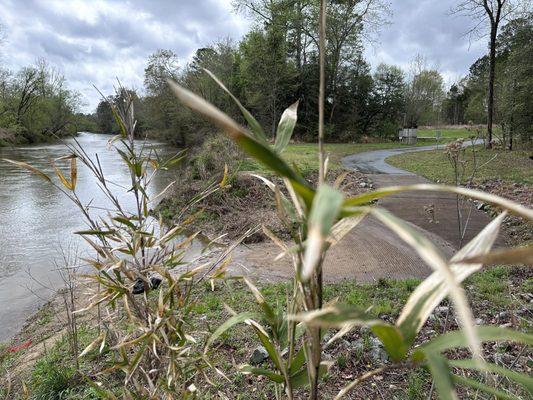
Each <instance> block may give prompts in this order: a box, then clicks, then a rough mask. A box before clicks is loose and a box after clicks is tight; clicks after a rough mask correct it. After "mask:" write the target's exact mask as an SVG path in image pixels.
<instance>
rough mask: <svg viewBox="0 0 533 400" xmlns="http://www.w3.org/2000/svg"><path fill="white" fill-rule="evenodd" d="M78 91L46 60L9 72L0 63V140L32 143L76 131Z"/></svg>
mask: <svg viewBox="0 0 533 400" xmlns="http://www.w3.org/2000/svg"><path fill="white" fill-rule="evenodd" d="M79 101H80V100H79V94H78V93H77V92H75V91H72V90H71V89H69V88H68V85H67V82H66V80H65V77H64V76H63V75H62V74H61V73H60V72H59V71H58V70H57V69H55V68H54V67H52V66H50V65H49V64H48V63H47V62H46V61H44V60H39V61H37V63H36V64H35V65H32V66H28V67H24V68H21V69H20V70H18V71H15V72H13V71H10V70H8V69H6V68H2V66H1V65H0V131H1V132H0V133H1V136H0V141H1V142H3V143H6V142H7V143H9V142H11V143H32V142H39V141H46V140H51V139H53V138H57V137H61V136H64V135H66V134H71V133H75V132H76V131H78V130H79V129H78V124H77V122H82V123H83V124H84V123H85V120H86V117H85V116H83V115H81V114H76V111H77V109H78V106H79Z"/></svg>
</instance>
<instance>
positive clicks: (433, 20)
mask: <svg viewBox="0 0 533 400" xmlns="http://www.w3.org/2000/svg"><path fill="white" fill-rule="evenodd" d="M453 4H454V0H442V1H433V0H395V1H394V2H393V12H394V15H393V16H392V21H393V22H392V24H391V25H389V26H386V27H384V28H383V29H382V31H381V33H380V34H379V36H378V41H379V44H378V45H376V46H374V47H370V46H367V50H366V55H367V58H368V59H369V61H370V62H371V63H372V64H373V65H374V66H376V65H377V64H378V63H380V62H386V63H389V64H396V65H400V66H402V67H407V66H408V65H409V63H410V61H411V60H412V59H413V58H414V57H415V56H416V54H417V53H419V54H421V55H423V56H425V57H426V58H427V59H428V61H429V63H430V64H431V65H439V67H440V70H441V72H442V73H443V75H444V76H445V78H446V79H447V80H448V81H453V80H455V79H457V78H458V77H459V76H462V75H464V74H466V73H467V71H468V67H469V66H470V64H472V62H473V61H474V60H475V59H476V58H478V57H479V56H480V55H481V54H482V53H483V52H484V51H485V47H486V46H485V44H484V43H481V42H477V43H474V44H473V46H471V47H469V43H468V39H467V38H464V37H463V36H462V34H463V33H464V32H465V31H466V30H467V29H468V23H469V21H468V20H466V19H464V18H457V17H453V16H450V15H447V14H448V11H449V9H450V8H451V6H452V5H453ZM0 7H1V9H2V13H1V14H0V23H1V24H2V25H4V26H5V28H6V30H7V41H6V43H5V45H4V48H3V55H4V57H3V62H4V63H5V64H7V65H8V67H9V68H11V69H13V70H16V69H18V68H20V67H22V66H24V65H29V64H32V63H34V62H35V60H37V59H38V58H45V59H47V60H48V61H49V62H50V63H51V64H52V65H54V66H56V67H57V68H59V69H60V70H61V71H62V72H63V73H64V74H65V76H66V78H67V80H68V82H69V84H70V86H71V88H73V89H75V90H78V91H80V92H81V93H82V98H83V101H84V102H85V103H86V106H85V107H84V109H85V110H86V111H91V110H92V109H94V107H95V106H96V104H97V102H98V100H99V96H98V94H97V93H96V91H95V89H94V88H93V86H92V85H93V84H94V85H95V86H97V87H98V88H99V89H101V90H102V91H103V92H104V93H110V92H111V91H112V87H113V84H114V83H115V82H116V80H115V79H116V77H119V78H120V79H121V81H122V82H123V83H124V84H125V85H127V86H133V87H136V88H142V81H143V71H144V67H145V63H146V59H147V58H148V56H149V55H150V54H151V53H153V52H154V51H155V50H157V49H159V48H165V49H172V50H174V51H175V52H176V53H177V54H178V57H179V58H180V61H181V64H182V65H183V64H185V63H186V62H187V60H188V59H190V57H191V56H192V54H193V53H194V51H195V50H196V49H197V48H199V47H202V46H205V45H206V44H209V43H212V42H214V41H216V40H218V39H223V38H226V37H231V38H233V39H239V38H240V37H242V35H243V34H245V33H246V31H247V30H248V28H249V26H250V23H249V22H247V21H245V20H244V19H243V18H242V17H241V16H238V15H235V14H234V13H233V12H232V6H231V0H158V1H154V0H131V1H118V0H28V1H19V0H0Z"/></svg>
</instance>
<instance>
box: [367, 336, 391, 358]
mask: <svg viewBox="0 0 533 400" xmlns="http://www.w3.org/2000/svg"><path fill="white" fill-rule="evenodd" d="M370 358H372V359H373V360H374V361H377V362H387V361H388V360H389V356H388V355H387V352H386V351H385V350H384V349H383V344H381V342H380V340H379V339H378V338H375V337H373V338H370Z"/></svg>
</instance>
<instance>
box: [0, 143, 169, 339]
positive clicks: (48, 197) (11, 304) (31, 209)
mask: <svg viewBox="0 0 533 400" xmlns="http://www.w3.org/2000/svg"><path fill="white" fill-rule="evenodd" d="M110 138H111V136H108V135H98V134H93V133H81V134H80V135H79V136H78V137H77V140H78V141H79V143H80V144H81V145H82V146H83V147H84V149H85V150H86V151H87V153H88V154H89V155H90V156H91V157H93V156H94V154H96V153H97V154H98V157H99V159H100V162H101V164H102V168H103V170H104V172H105V174H106V176H107V179H108V180H110V181H112V182H114V183H117V184H119V185H122V186H125V187H127V186H128V185H129V182H130V178H129V174H128V171H127V168H126V167H125V166H124V164H123V163H122V161H121V159H120V156H119V155H118V154H117V153H116V151H115V150H114V149H112V148H110V147H109V146H108V140H109V139H110ZM69 140H72V139H67V140H66V141H69ZM147 145H148V146H152V147H154V148H156V149H157V150H158V152H159V154H160V155H161V156H162V157H165V156H171V155H174V154H175V153H176V151H177V150H176V149H175V148H171V147H169V146H168V145H165V144H163V143H159V142H155V141H148V142H147ZM66 154H68V150H67V149H66V147H65V144H64V143H55V144H43V145H31V146H16V147H9V148H8V147H3V148H2V147H0V159H2V158H9V159H14V160H20V161H24V162H27V163H30V164H32V165H34V166H36V167H38V168H40V169H42V170H43V171H45V172H46V173H47V174H48V175H49V176H53V177H54V178H56V180H57V177H55V174H54V171H53V169H52V167H51V166H50V163H49V159H55V158H58V157H61V156H64V155H66ZM79 164H80V163H78V167H79V171H78V183H77V186H76V192H77V193H78V195H79V197H80V198H81V199H82V200H83V201H84V203H87V202H89V201H91V202H92V203H91V204H92V205H93V206H96V207H106V206H108V205H109V203H108V201H107V199H106V198H105V196H103V194H102V193H101V192H99V189H98V187H97V185H96V181H95V179H94V178H93V177H92V176H91V175H90V171H88V169H86V168H85V167H83V166H82V165H79ZM171 179H172V173H166V175H165V174H161V175H159V176H158V177H157V178H156V179H155V180H154V181H153V185H152V187H151V188H150V193H152V194H153V193H158V192H159V191H161V190H163V189H164V187H165V186H166V185H168V183H169V182H170V181H171ZM116 194H118V195H120V199H121V201H122V202H123V204H124V205H125V208H126V209H133V204H134V201H133V198H132V195H131V194H129V193H127V192H126V190H122V189H117V192H116ZM92 213H93V214H95V215H97V214H98V213H105V212H104V211H97V209H93V210H92ZM86 228H87V226H86V225H85V224H84V222H83V219H82V218H81V214H80V211H79V210H78V209H77V208H76V206H75V205H74V204H72V203H71V202H70V201H69V200H68V199H67V198H66V197H65V196H64V195H63V194H62V193H60V192H59V191H58V190H57V189H55V188H54V187H52V186H51V185H50V184H49V183H48V182H46V181H44V180H43V179H41V178H39V177H38V176H37V175H34V174H32V173H31V172H29V171H26V170H24V169H21V168H18V167H16V166H14V165H12V164H9V163H6V162H4V161H0V343H1V342H3V341H6V340H8V339H9V338H10V337H12V336H13V335H14V334H15V333H16V332H17V331H18V330H19V329H20V328H21V327H22V325H23V323H24V321H25V320H26V319H27V318H28V317H29V316H31V315H32V313H34V312H35V311H36V309H37V308H38V307H39V306H40V305H42V304H43V303H44V302H45V301H46V300H47V299H48V298H50V296H51V295H52V294H53V293H54V292H55V291H56V290H57V289H59V288H61V286H62V280H61V278H60V276H59V274H58V273H57V267H56V265H55V263H56V262H60V260H61V250H60V249H61V248H63V249H68V248H70V249H73V248H78V249H80V250H79V251H80V252H81V253H84V252H87V251H89V250H88V249H87V246H86V245H85V244H84V243H83V240H82V239H81V238H79V237H77V235H73V232H75V231H77V230H80V229H86ZM30 276H31V277H30Z"/></svg>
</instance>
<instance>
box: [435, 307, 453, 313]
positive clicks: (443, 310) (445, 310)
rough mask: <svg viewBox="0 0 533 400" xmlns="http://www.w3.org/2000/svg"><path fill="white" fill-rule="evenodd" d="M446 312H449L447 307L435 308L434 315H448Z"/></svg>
mask: <svg viewBox="0 0 533 400" xmlns="http://www.w3.org/2000/svg"><path fill="white" fill-rule="evenodd" d="M448 311H450V307H448V306H440V307H437V308H435V313H436V314H446V313H448Z"/></svg>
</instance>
